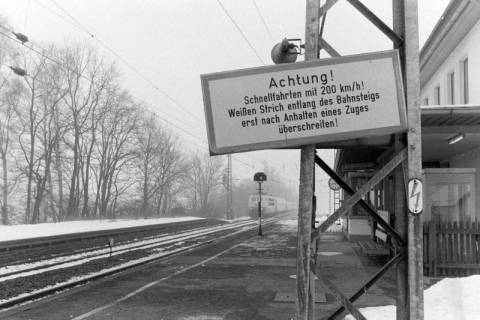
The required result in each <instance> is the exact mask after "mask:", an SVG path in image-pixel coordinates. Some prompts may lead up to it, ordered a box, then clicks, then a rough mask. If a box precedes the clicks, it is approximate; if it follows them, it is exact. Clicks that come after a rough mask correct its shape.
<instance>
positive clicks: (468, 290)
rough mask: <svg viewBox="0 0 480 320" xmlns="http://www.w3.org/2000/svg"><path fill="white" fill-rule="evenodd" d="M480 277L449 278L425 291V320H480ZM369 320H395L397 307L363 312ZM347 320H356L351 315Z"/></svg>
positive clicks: (367, 309) (364, 310)
mask: <svg viewBox="0 0 480 320" xmlns="http://www.w3.org/2000/svg"><path fill="white" fill-rule="evenodd" d="M479 288H480V275H474V276H470V277H465V278H446V279H443V280H441V281H439V282H437V283H436V284H434V285H433V286H431V287H430V288H428V289H427V290H425V291H424V304H425V317H424V319H425V320H480V303H479V302H480V289H479ZM360 312H361V313H362V314H363V315H364V316H365V317H366V318H367V319H368V320H385V319H395V317H396V309H395V306H391V305H390V306H383V307H370V308H362V309H360ZM345 320H354V318H353V317H352V316H351V315H348V316H346V317H345Z"/></svg>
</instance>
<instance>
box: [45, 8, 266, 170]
mask: <svg viewBox="0 0 480 320" xmlns="http://www.w3.org/2000/svg"><path fill="white" fill-rule="evenodd" d="M51 1H52V3H53V4H54V5H55V6H56V7H57V8H58V9H59V10H61V11H62V12H63V13H64V14H66V15H67V16H68V17H69V18H70V20H69V19H66V18H65V17H64V16H62V15H60V14H59V13H57V12H56V11H54V10H52V9H51V8H49V7H47V6H45V5H42V4H41V3H40V2H39V1H38V0H36V2H37V3H38V4H40V6H41V7H42V8H44V9H46V10H48V11H50V12H51V13H53V14H55V15H56V16H58V17H59V18H61V19H62V20H64V21H66V22H68V23H69V24H71V25H73V26H75V27H76V28H78V29H79V30H81V31H82V32H84V33H86V34H87V35H88V36H89V37H90V38H93V39H95V40H96V41H97V42H98V43H99V44H100V45H102V46H103V47H104V48H105V49H107V50H108V51H109V52H110V53H112V54H113V55H114V56H115V57H117V58H118V59H120V60H121V61H122V62H123V63H124V64H125V65H127V66H128V67H129V68H130V69H131V70H133V71H134V72H135V73H136V74H137V75H139V76H140V77H142V78H143V79H144V80H145V81H147V82H148V83H149V84H150V85H152V86H153V87H154V88H155V89H156V90H158V91H160V92H161V93H162V94H163V95H164V96H166V97H167V98H168V99H169V100H170V101H172V102H174V103H175V104H176V105H177V106H178V107H180V108H181V109H182V110H183V111H184V112H185V113H187V114H189V115H191V116H193V117H194V118H195V119H196V120H198V121H199V122H200V123H201V124H203V121H201V120H200V119H198V117H196V116H194V115H193V114H191V113H190V112H189V111H187V110H186V108H185V107H183V105H181V104H180V103H179V102H178V101H176V100H175V99H174V98H173V97H171V96H170V95H168V94H167V93H166V92H165V91H164V90H162V89H161V88H159V87H158V86H157V85H156V84H155V83H154V82H153V81H151V80H150V79H149V78H147V77H146V76H145V75H143V74H142V73H141V72H139V71H138V70H137V69H136V68H135V67H134V66H132V65H131V64H130V63H129V62H128V61H126V60H125V59H124V58H123V57H122V56H120V55H119V54H117V53H116V52H115V51H114V50H113V49H112V48H110V47H109V46H108V45H107V44H106V43H104V42H103V41H101V40H100V39H99V38H97V37H96V36H95V35H94V34H93V33H92V32H91V31H90V30H89V29H88V28H87V27H85V26H84V25H83V24H82V23H81V22H80V21H79V20H78V19H76V18H75V17H74V16H73V15H72V14H70V12H68V11H67V10H66V9H65V8H63V7H62V6H61V5H60V4H59V3H58V2H57V1H55V0H51ZM217 1H218V2H219V0H217ZM254 4H255V7H256V10H257V12H258V14H259V16H260V19H261V20H262V22H263V24H264V26H265V28H266V29H267V32H268V33H269V35H270V38H271V40H272V42H273V37H272V35H271V32H270V30H269V28H268V26H267V24H266V22H265V19H264V18H263V15H262V14H261V12H260V9H259V8H258V6H257V4H256V2H255V0H254ZM219 5H220V6H221V7H222V9H223V11H224V13H225V14H226V15H227V16H228V17H229V18H230V20H231V21H232V23H233V24H234V25H235V26H236V28H237V30H238V31H239V32H240V33H241V35H242V36H243V37H244V39H245V41H246V42H247V43H248V44H249V45H250V48H251V49H252V50H253V51H254V53H255V54H256V55H257V57H258V58H259V60H260V61H261V62H262V64H263V65H265V63H264V61H263V60H262V59H261V57H260V56H259V54H258V52H257V51H256V50H255V48H254V47H253V45H252V44H251V42H250V41H249V40H248V38H247V37H246V35H245V33H244V32H243V31H242V30H241V29H240V27H239V26H238V24H237V23H236V22H235V21H234V20H233V17H232V16H231V15H230V14H229V13H228V11H227V10H226V8H225V7H224V6H223V5H222V3H220V2H219ZM169 116H171V115H169ZM171 117H172V118H175V117H173V116H171ZM175 119H176V120H179V121H181V120H180V119H178V118H175ZM247 156H249V157H251V158H254V159H256V160H257V161H262V160H260V159H258V158H257V157H255V156H253V155H247Z"/></svg>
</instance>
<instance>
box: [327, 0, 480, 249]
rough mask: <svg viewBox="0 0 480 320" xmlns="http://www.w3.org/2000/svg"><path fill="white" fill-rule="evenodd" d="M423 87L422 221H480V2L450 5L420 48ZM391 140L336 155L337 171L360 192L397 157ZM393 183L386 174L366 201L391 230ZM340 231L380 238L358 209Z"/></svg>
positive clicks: (351, 236)
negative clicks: (369, 180) (393, 153)
mask: <svg viewBox="0 0 480 320" xmlns="http://www.w3.org/2000/svg"><path fill="white" fill-rule="evenodd" d="M420 82H421V83H420V86H421V101H420V102H421V105H422V110H421V123H422V163H423V169H424V190H423V191H424V193H423V200H424V212H423V219H424V221H426V222H428V221H452V222H453V221H456V222H460V221H476V220H477V219H478V220H480V210H479V209H480V1H470V0H452V1H451V2H450V3H449V5H448V7H447V8H446V10H445V12H444V13H443V15H442V17H441V18H440V20H439V21H438V23H437V24H436V26H435V28H434V29H433V31H432V33H431V35H430V37H429V38H428V40H427V41H426V43H425V44H424V46H423V48H422V49H421V52H420ZM387 139H389V140H387ZM392 139H393V137H392V136H390V137H388V138H387V137H383V139H373V140H372V141H371V143H369V144H366V145H365V144H364V145H363V146H358V147H349V148H345V149H339V150H337V153H336V157H335V171H336V172H337V174H339V175H340V176H342V177H343V178H344V179H345V180H346V181H347V182H348V183H349V184H350V185H351V186H352V188H354V189H355V188H358V187H359V186H361V185H362V184H363V183H365V182H366V181H368V179H369V178H370V177H371V176H372V175H373V174H374V172H375V171H376V170H377V169H379V168H381V167H382V166H383V164H384V163H385V161H387V160H388V158H389V156H391V154H392V151H391V146H392V143H393V142H392V141H393V140H392ZM394 179H395V176H394V175H389V176H387V177H386V178H385V179H384V180H383V181H382V182H381V183H380V184H379V185H377V186H376V187H375V189H373V190H372V191H371V192H370V193H369V194H368V196H367V197H366V199H365V200H366V201H367V202H369V204H370V205H372V206H373V207H374V208H375V209H376V210H378V212H379V214H380V215H382V216H383V217H384V219H386V220H387V221H388V222H390V223H391V224H392V225H394V223H395V216H394V214H393V212H394V208H395V181H394ZM345 197H346V195H345V194H342V195H341V198H342V199H345ZM342 227H343V230H344V233H345V235H346V236H347V237H348V238H349V239H350V240H352V241H356V240H361V239H369V238H372V237H375V230H374V229H375V226H374V223H373V222H372V220H371V218H370V216H369V215H368V213H366V212H365V211H364V210H363V209H362V208H361V207H360V206H358V205H356V206H355V207H354V208H352V209H351V210H350V212H349V214H348V215H347V216H346V217H345V218H343V220H342Z"/></svg>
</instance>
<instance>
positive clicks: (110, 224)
mask: <svg viewBox="0 0 480 320" xmlns="http://www.w3.org/2000/svg"><path fill="white" fill-rule="evenodd" d="M198 219H202V218H197V217H175V218H157V219H136V220H127V219H117V220H89V221H67V222H56V223H39V224H21V225H13V226H0V242H1V241H9V240H19V239H31V238H37V237H46V236H56V235H61V234H69V233H77V232H87V231H99V230H110V229H117V228H128V227H138V226H146V225H153V224H164V223H172V222H182V221H191V220H198Z"/></svg>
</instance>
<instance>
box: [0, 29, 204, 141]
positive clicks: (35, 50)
mask: <svg viewBox="0 0 480 320" xmlns="http://www.w3.org/2000/svg"><path fill="white" fill-rule="evenodd" d="M2 28H3V29H4V30H7V31H9V32H11V30H8V29H7V28H5V27H2ZM0 35H2V36H4V37H6V38H8V39H10V40H11V41H14V42H17V43H19V44H22V45H23V46H24V47H26V48H27V49H29V50H31V51H33V52H35V53H36V54H38V55H40V56H42V57H43V58H45V59H47V60H49V61H51V62H53V63H55V64H57V65H58V66H59V67H61V68H62V69H64V70H67V71H69V72H72V73H74V74H76V75H78V76H79V77H81V78H83V79H84V80H87V81H92V79H91V78H89V77H88V76H86V75H84V74H83V73H79V72H78V71H76V70H74V69H72V68H70V67H68V66H66V65H65V64H63V63H62V62H61V61H59V60H57V59H54V58H52V57H50V56H49V55H47V54H46V53H45V52H46V50H45V49H44V48H42V47H40V46H39V45H35V46H37V47H39V48H40V49H42V51H40V50H38V49H36V48H35V47H34V46H33V44H32V45H27V44H23V43H22V42H21V41H19V40H18V39H16V38H14V37H12V36H10V35H9V34H6V33H4V32H2V31H0ZM30 43H31V42H30ZM130 96H131V97H132V98H133V99H135V100H137V101H139V102H142V103H145V102H144V100H142V99H140V98H137V97H136V96H134V95H132V94H131V93H130ZM157 116H159V115H158V114H157ZM168 116H169V117H172V118H174V119H175V120H177V121H179V122H180V123H182V120H181V119H179V118H177V117H175V116H172V115H170V114H168ZM159 117H160V116H159ZM160 118H161V119H162V120H163V121H165V122H168V123H170V124H171V125H172V126H174V127H176V128H178V129H179V130H182V131H183V132H185V133H187V134H189V135H190V136H192V137H195V138H198V136H197V135H195V134H192V133H190V132H187V131H186V130H185V129H183V128H180V127H179V126H177V125H175V124H174V123H172V122H171V121H168V120H166V119H165V118H162V117H160ZM203 142H205V141H204V140H203Z"/></svg>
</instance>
